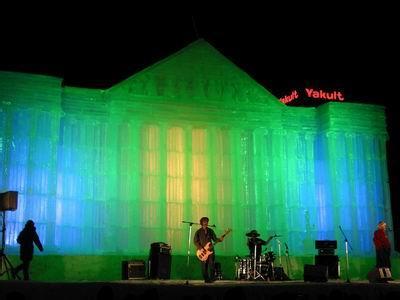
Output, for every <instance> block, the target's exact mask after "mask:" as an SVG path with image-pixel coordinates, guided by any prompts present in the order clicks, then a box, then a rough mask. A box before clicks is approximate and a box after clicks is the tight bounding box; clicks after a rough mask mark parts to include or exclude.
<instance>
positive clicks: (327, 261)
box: [315, 255, 340, 279]
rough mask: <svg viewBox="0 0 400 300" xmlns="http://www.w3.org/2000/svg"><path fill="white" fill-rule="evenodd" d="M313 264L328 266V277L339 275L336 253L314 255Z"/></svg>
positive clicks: (334, 277) (333, 277)
mask: <svg viewBox="0 0 400 300" xmlns="http://www.w3.org/2000/svg"><path fill="white" fill-rule="evenodd" d="M315 264H316V265H322V266H327V267H328V278H330V279H338V278H339V277H340V268H339V257H338V256H337V255H315Z"/></svg>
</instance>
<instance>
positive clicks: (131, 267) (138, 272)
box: [122, 260, 146, 280]
mask: <svg viewBox="0 0 400 300" xmlns="http://www.w3.org/2000/svg"><path fill="white" fill-rule="evenodd" d="M145 278H146V264H145V262H144V260H125V261H123V262H122V279H123V280H130V279H145Z"/></svg>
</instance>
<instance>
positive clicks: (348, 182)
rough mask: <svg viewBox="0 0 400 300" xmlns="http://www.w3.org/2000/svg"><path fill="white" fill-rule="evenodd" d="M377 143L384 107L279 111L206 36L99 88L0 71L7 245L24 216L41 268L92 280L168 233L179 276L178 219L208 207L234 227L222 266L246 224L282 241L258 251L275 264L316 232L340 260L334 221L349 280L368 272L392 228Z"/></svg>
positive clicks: (222, 248)
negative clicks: (380, 235) (380, 226)
mask: <svg viewBox="0 0 400 300" xmlns="http://www.w3.org/2000/svg"><path fill="white" fill-rule="evenodd" d="M387 138H388V136H387V132H386V124H385V114H384V108H383V107H380V106H375V105H362V104H354V103H353V104H352V103H337V102H335V103H334V102H332V103H327V104H324V105H322V106H320V107H318V108H301V107H288V106H285V105H284V104H282V103H281V102H279V100H278V99H277V98H276V97H274V96H273V95H272V94H271V93H270V92H268V91H267V90H266V89H265V88H263V87H262V86H261V85H259V84H258V83H257V82H255V81H254V80H253V79H252V78H251V77H250V76H249V75H248V74H246V73H245V72H243V71H242V70H240V69H239V68H238V67H236V66H235V65H233V64H232V63H231V62H230V61H229V60H227V59H226V58H225V57H224V56H223V55H221V54H220V53H219V52H218V51H217V50H215V49H214V48H213V47H212V46H210V45H209V44H208V43H207V42H205V41H203V40H198V41H196V42H194V43H193V44H190V45H189V46H187V47H186V48H184V49H182V50H181V51H179V52H178V53H176V54H174V55H171V56H170V57H167V58H166V59H164V60H162V61H160V62H158V63H156V64H154V65H152V66H150V67H148V68H146V69H144V70H143V71H141V72H139V73H137V74H135V75H133V76H132V77H130V78H128V79H126V80H124V81H122V82H121V83H119V84H117V85H115V86H113V87H111V88H109V89H107V90H98V89H87V88H77V87H70V86H63V85H62V79H59V78H54V77H49V76H42V75H32V74H21V73H11V72H0V191H6V190H15V191H18V192H19V203H18V209H17V210H16V211H14V212H7V225H8V227H7V236H6V245H7V249H8V250H7V251H8V252H9V253H15V254H16V253H17V244H16V236H17V234H18V232H19V231H20V230H21V229H22V228H23V225H24V223H25V221H26V220H28V219H33V220H35V222H36V225H37V229H38V232H39V235H40V237H41V238H42V242H43V243H44V247H45V253H44V256H43V257H37V258H35V260H34V262H33V265H34V267H35V265H36V268H43V266H42V267H40V266H38V265H40V263H41V264H45V265H46V266H47V267H49V264H51V262H52V261H54V262H56V261H57V262H58V264H59V262H60V260H62V261H63V262H64V263H65V267H66V268H68V267H67V265H69V264H68V263H67V262H66V260H67V259H66V257H67V258H68V257H69V259H70V260H71V261H90V260H91V259H92V260H94V261H101V266H99V265H97V266H96V267H94V268H95V269H96V270H95V271H94V270H93V269H90V267H89V266H88V265H89V263H88V265H85V264H84V263H83V264H78V263H76V265H75V267H76V268H72V269H73V270H70V271H68V270H67V271H68V272H71V274H72V273H73V272H75V274H76V271H77V270H78V272H77V273H78V274H81V275H80V276H77V278H78V277H79V279H84V278H89V279H93V278H94V279H96V278H97V279H102V278H105V277H104V276H103V275H102V271H101V270H103V268H105V267H104V264H106V265H107V264H112V265H113V267H112V268H114V270H115V268H116V269H118V270H119V267H120V265H119V262H120V260H119V258H126V257H131V258H132V257H146V255H147V254H148V252H149V247H150V244H151V243H153V242H158V241H163V242H166V243H168V244H170V245H171V247H172V253H173V255H174V256H173V261H174V262H179V263H173V277H175V278H184V277H185V276H187V273H185V274H182V272H181V270H183V269H184V268H185V263H186V259H185V255H186V254H187V250H188V249H187V245H188V233H189V228H188V226H187V224H186V223H182V221H193V222H199V219H200V218H201V217H202V216H208V217H209V218H210V224H216V225H217V227H216V233H217V235H220V234H222V233H223V232H224V229H226V228H232V233H231V234H230V235H229V236H227V237H226V239H225V241H224V242H223V243H221V244H218V246H216V247H217V248H216V251H217V257H220V259H221V260H222V261H223V262H224V263H225V265H226V268H225V269H226V270H233V267H232V266H233V263H234V261H233V258H234V257H235V256H236V255H239V256H245V255H247V254H248V249H247V246H246V236H245V233H246V232H248V231H250V230H251V229H257V230H258V232H260V233H261V237H262V238H264V239H267V238H268V237H269V236H270V235H273V234H279V235H281V237H279V238H278V239H274V240H273V241H272V242H271V243H270V244H269V245H268V249H270V250H272V251H274V252H275V253H276V254H277V256H278V255H279V254H281V259H282V264H283V266H284V267H286V265H285V257H284V249H283V247H281V245H283V243H287V245H289V248H290V250H291V251H290V255H291V256H292V266H291V267H292V272H293V274H294V276H297V277H301V272H302V262H304V261H305V262H309V260H310V259H311V261H312V259H313V255H314V254H316V250H315V248H314V241H315V240H317V239H329V240H338V249H337V254H338V255H339V256H340V259H341V263H342V268H343V266H344V242H343V241H344V238H343V235H342V233H341V232H340V230H339V226H341V227H342V228H343V230H344V232H345V234H346V236H347V238H348V239H349V241H350V243H351V246H352V248H353V251H352V253H351V256H352V259H355V258H357V259H356V260H352V276H354V277H363V276H362V274H366V272H367V270H369V269H370V268H371V267H372V266H373V264H374V261H373V258H374V248H373V243H372V236H373V231H374V230H375V228H376V224H377V223H378V221H379V220H381V219H384V220H386V221H387V222H388V224H391V223H392V222H391V219H392V216H391V207H390V194H389V185H388V175H387V161H386V140H387ZM197 228H198V227H196V226H194V228H193V233H194V230H196V229H197ZM192 238H193V236H192ZM194 250H195V249H194V247H193V245H192V248H191V249H190V251H191V255H192V257H191V268H192V269H196V270H197V269H199V267H198V265H197V262H196V258H195V257H194V256H193V255H194ZM46 257H47V258H48V259H47V260H46ZM57 257H58V258H57ZM106 257H109V258H110V259H108V260H107V259H105V258H106ZM362 261H364V263H363V262H362ZM229 264H230V265H229ZM353 264H354V265H353ZM95 265H96V264H95ZM82 266H83V267H82ZM70 268H71V267H70ZM80 268H85V270H86V271H82V270H81V269H80ZM42 271H43V270H42ZM67 271H66V270H64V272H67ZM85 272H86V273H85ZM38 273H39V272H38ZM89 273H90V274H92V275H90V276H89V275H88V276H86V275H85V274H89ZM93 273H94V274H98V275H97V276H95V275H93ZM47 274H50V273H47ZM113 274H118V275H115V277H117V278H115V279H119V278H118V276H119V273H118V272H116V271H115V272H114V273H113ZM38 276H39V275H38ZM38 276H37V277H38ZM47 276H48V278H51V276H52V275H47ZM85 276H86V277H85ZM232 276H234V274H226V277H232ZM43 278H46V275H43ZM59 278H60V277H59ZM61 279H74V277H73V275H71V276H70V275H65V276H64V277H62V278H61ZM106 279H113V278H106Z"/></svg>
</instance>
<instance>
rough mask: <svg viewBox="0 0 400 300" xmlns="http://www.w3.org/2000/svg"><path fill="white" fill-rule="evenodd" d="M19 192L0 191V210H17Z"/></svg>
mask: <svg viewBox="0 0 400 300" xmlns="http://www.w3.org/2000/svg"><path fill="white" fill-rule="evenodd" d="M17 207H18V192H14V191H9V192H5V193H0V211H6V210H17Z"/></svg>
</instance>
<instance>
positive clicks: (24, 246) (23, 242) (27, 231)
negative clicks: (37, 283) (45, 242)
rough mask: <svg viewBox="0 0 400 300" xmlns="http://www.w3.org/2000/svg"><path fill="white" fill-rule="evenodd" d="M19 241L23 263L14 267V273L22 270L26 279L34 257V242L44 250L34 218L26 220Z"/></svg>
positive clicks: (16, 273)
mask: <svg viewBox="0 0 400 300" xmlns="http://www.w3.org/2000/svg"><path fill="white" fill-rule="evenodd" d="M17 242H18V244H20V248H19V251H20V252H19V257H20V259H21V261H22V263H21V264H20V265H19V266H17V267H16V268H15V269H14V274H15V275H16V276H17V275H18V273H19V272H20V271H21V270H22V271H23V273H24V280H29V265H30V263H31V261H32V259H33V243H35V245H36V247H38V249H39V250H40V251H43V246H42V243H41V242H40V239H39V236H38V234H37V233H36V227H35V223H34V222H33V221H32V220H28V222H26V224H25V227H24V229H22V230H21V232H20V233H19V235H18V238H17Z"/></svg>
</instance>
